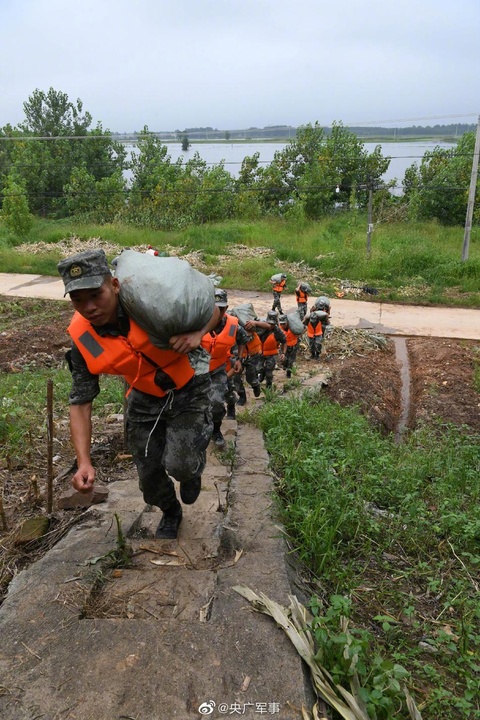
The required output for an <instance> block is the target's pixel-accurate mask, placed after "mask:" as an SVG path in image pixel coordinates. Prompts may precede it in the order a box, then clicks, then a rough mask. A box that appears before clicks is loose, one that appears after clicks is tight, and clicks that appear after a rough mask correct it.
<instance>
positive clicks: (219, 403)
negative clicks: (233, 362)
mask: <svg viewBox="0 0 480 720" xmlns="http://www.w3.org/2000/svg"><path fill="white" fill-rule="evenodd" d="M225 322H226V318H225V317H223V318H222V322H221V323H220V326H219V327H218V328H216V329H215V332H216V333H217V334H220V333H221V332H222V330H223V328H224V327H225ZM236 340H237V344H239V345H246V344H247V342H248V334H247V332H246V330H245V329H244V328H243V327H242V326H241V325H240V324H239V325H237V332H236ZM210 377H211V380H212V389H211V400H212V419H213V423H214V424H216V423H221V422H222V420H223V418H224V417H225V413H226V409H225V404H227V405H235V401H236V393H235V386H234V382H233V378H228V377H227V370H226V365H225V364H224V365H221V366H220V367H219V368H217V369H216V370H213V372H211V373H210Z"/></svg>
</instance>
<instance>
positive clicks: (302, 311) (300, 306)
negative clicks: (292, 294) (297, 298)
mask: <svg viewBox="0 0 480 720" xmlns="http://www.w3.org/2000/svg"><path fill="white" fill-rule="evenodd" d="M307 310H308V308H307V303H297V313H298V315H299V317H300V320H303V318H304V317H305V315H306V314H307Z"/></svg>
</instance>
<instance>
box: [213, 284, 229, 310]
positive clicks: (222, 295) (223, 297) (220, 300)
mask: <svg viewBox="0 0 480 720" xmlns="http://www.w3.org/2000/svg"><path fill="white" fill-rule="evenodd" d="M215 305H217V306H218V307H228V298H227V291H226V290H222V289H221V288H216V289H215Z"/></svg>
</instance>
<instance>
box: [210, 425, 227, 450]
mask: <svg viewBox="0 0 480 720" xmlns="http://www.w3.org/2000/svg"><path fill="white" fill-rule="evenodd" d="M221 424H222V423H213V433H212V440H213V442H214V444H215V447H217V448H219V449H222V448H224V447H225V445H226V444H227V443H226V442H225V438H224V437H223V435H222V431H221V430H220V427H221Z"/></svg>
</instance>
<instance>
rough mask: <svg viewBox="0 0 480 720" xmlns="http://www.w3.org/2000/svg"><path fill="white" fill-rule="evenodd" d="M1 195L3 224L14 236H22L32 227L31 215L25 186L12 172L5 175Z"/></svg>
mask: <svg viewBox="0 0 480 720" xmlns="http://www.w3.org/2000/svg"><path fill="white" fill-rule="evenodd" d="M3 195H4V197H3V207H2V217H3V220H4V221H5V225H6V226H7V228H9V229H10V230H11V231H12V232H13V233H14V235H15V236H16V237H18V238H24V237H25V236H26V235H28V233H29V232H30V230H31V229H32V225H33V217H32V215H31V214H30V210H29V207H28V199H27V195H26V192H25V187H24V186H23V185H22V183H21V181H18V180H17V178H16V175H15V173H13V172H12V173H11V174H10V175H9V176H8V177H7V180H6V183H5V188H4V191H3Z"/></svg>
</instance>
